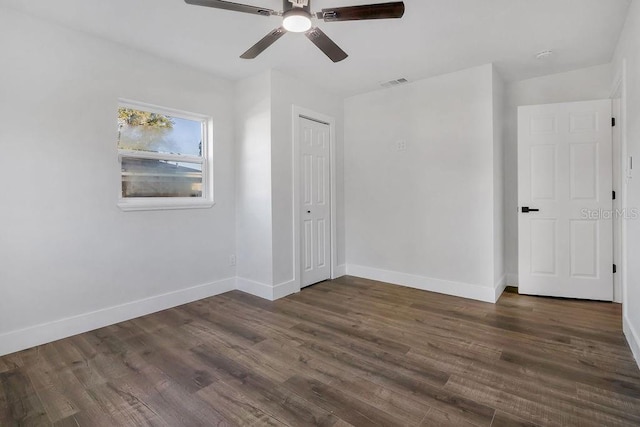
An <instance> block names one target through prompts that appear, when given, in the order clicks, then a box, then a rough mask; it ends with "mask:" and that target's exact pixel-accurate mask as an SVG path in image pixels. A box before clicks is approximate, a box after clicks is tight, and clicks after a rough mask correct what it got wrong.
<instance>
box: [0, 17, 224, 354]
mask: <svg viewBox="0 0 640 427" xmlns="http://www.w3.org/2000/svg"><path fill="white" fill-rule="evenodd" d="M0 52H2V66H1V67H0V117H1V119H0V120H1V122H2V124H1V125H0V145H1V148H2V155H0V179H1V180H2V186H1V190H0V199H1V200H2V208H1V209H0V224H1V228H2V231H1V236H0V294H1V296H0V354H3V353H8V352H11V351H14V350H17V349H19V348H25V347H29V346H31V345H34V344H39V343H42V342H46V341H50V340H53V339H56V338H60V337H62V336H66V335H70V334H73V333H78V332H81V331H83V330H87V329H92V328H94V327H98V326H102V325H105V324H110V323H114V322H117V321H120V320H124V319H125V318H130V317H134V316H138V315H141V314H144V313H147V312H151V311H155V310H158V309H162V308H165V307H168V306H173V305H177V304H180V303H183V302H187V301H190V300H194V299H199V298H203V297H205V296H208V295H212V294H215V293H218V292H220V291H223V290H227V289H231V288H233V287H234V286H235V283H234V280H233V277H234V276H235V270H234V268H233V267H231V266H230V265H229V255H230V254H232V253H233V252H234V250H235V225H234V224H235V222H234V221H235V220H234V216H235V213H234V210H235V208H234V205H235V201H234V185H233V150H232V139H233V126H232V122H233V108H229V106H230V105H232V103H233V93H232V85H231V84H230V83H229V82H227V81H224V80H220V79H218V78H214V77H212V76H210V75H208V74H205V73H202V72H199V71H195V70H193V69H190V68H187V67H184V66H181V65H176V64H174V63H171V62H166V61H163V60H160V59H157V58H155V57H152V56H149V55H146V54H144V53H141V52H137V51H133V50H130V49H128V48H126V47H123V46H120V45H116V44H112V43H108V42H105V41H101V40H98V39H95V38H93V37H90V36H86V35H83V34H81V33H78V32H75V31H71V30H67V29H63V28H61V27H58V26H55V25H52V24H49V23H47V22H44V21H40V20H37V19H34V18H30V17H27V16H25V15H22V14H19V13H16V12H13V11H11V10H8V9H4V8H2V9H1V11H0ZM119 97H123V98H128V99H134V100H139V101H143V102H148V103H153V104H157V105H162V106H167V107H171V108H176V109H182V110H186V111H192V112H197V113H204V114H208V115H211V116H213V118H214V138H215V140H214V156H215V160H214V169H215V179H214V184H215V201H216V204H215V206H214V207H213V208H211V209H198V210H178V211H155V212H150V211H147V212H123V211H121V210H120V209H118V207H117V206H116V202H117V197H118V193H119V185H120V177H119V173H120V171H119V163H118V160H117V151H116V113H117V100H118V98H119ZM200 285H206V286H203V287H202V286H200ZM199 286H200V287H199ZM140 300H143V301H140ZM114 307H116V308H114ZM73 316H80V317H75V318H73ZM65 319H66V320H65ZM36 325H41V327H36V328H34V329H26V330H25V328H31V327H35V326H36Z"/></svg>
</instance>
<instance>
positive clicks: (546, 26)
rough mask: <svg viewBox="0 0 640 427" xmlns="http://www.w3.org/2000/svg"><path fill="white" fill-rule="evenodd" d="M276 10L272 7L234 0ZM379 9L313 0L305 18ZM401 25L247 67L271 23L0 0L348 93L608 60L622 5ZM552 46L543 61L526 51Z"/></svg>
mask: <svg viewBox="0 0 640 427" xmlns="http://www.w3.org/2000/svg"><path fill="white" fill-rule="evenodd" d="M234 1H236V2H242V3H248V4H251V5H255V6H261V7H267V8H270V9H276V10H280V9H281V6H282V2H281V0H234ZM385 1H388V0H372V1H367V0H345V1H338V0H312V3H313V4H312V10H319V9H322V8H326V7H331V6H344V5H354V4H367V3H382V2H385ZM404 2H405V5H406V12H405V16H404V17H403V18H402V19H395V20H378V21H366V22H357V21H355V22H335V23H324V22H322V21H320V22H319V23H318V26H319V27H321V28H322V29H323V31H324V32H325V33H327V35H329V37H331V38H332V39H333V40H334V41H335V42H336V43H338V44H339V45H340V46H341V47H342V48H343V49H344V50H345V51H346V52H347V53H348V54H349V55H350V56H349V58H347V59H346V60H345V61H343V62H340V63H337V64H334V63H332V62H331V61H330V60H329V59H328V58H327V57H325V56H324V54H323V53H322V52H320V51H319V50H318V49H317V48H316V47H315V46H314V45H313V44H312V43H311V42H310V41H309V40H307V39H306V37H304V35H301V34H286V35H285V36H284V37H283V38H282V39H280V40H279V41H278V42H276V44H274V45H273V46H272V47H270V48H269V49H268V50H267V51H265V52H264V53H263V54H262V55H260V56H259V57H258V58H257V59H255V60H243V59H240V58H239V55H240V54H242V53H243V52H244V51H245V50H246V49H247V48H249V47H250V46H251V45H253V44H254V43H255V42H257V41H258V40H259V39H260V38H262V37H263V36H264V35H266V34H267V33H268V32H269V31H270V30H272V29H274V28H276V27H278V26H279V25H280V23H281V18H280V17H277V16H272V17H268V18H266V17H261V16H257V15H250V14H244V13H238V12H230V11H226V10H219V9H211V8H205V7H199V6H191V5H187V4H185V3H184V2H183V0H55V1H52V0H0V5H8V6H10V7H13V8H15V9H18V10H22V11H25V12H28V13H31V14H34V15H37V16H40V17H43V18H47V19H51V20H54V21H57V22H59V23H62V24H64V25H66V26H69V27H72V28H75V29H78V30H82V31H85V32H88V33H92V34H95V35H98V36H100V37H103V38H106V39H110V40H113V41H116V42H119V43H123V44H126V45H129V46H131V47H134V48H137V49H140V50H143V51H147V52H151V53H153V54H156V55H158V56H162V57H165V58H168V59H171V60H174V61H178V62H181V63H185V64H188V65H191V66H194V67H197V68H200V69H204V70H208V71H210V72H212V73H215V74H216V75H219V76H221V77H226V78H229V79H234V80H235V79H239V78H243V77H247V76H250V75H253V74H257V73H258V72H260V71H262V70H265V69H268V68H276V69H278V70H281V71H283V72H284V73H287V74H290V75H296V76H299V77H300V78H301V79H303V80H308V81H312V82H315V83H316V84H318V85H320V86H323V87H326V88H328V89H331V90H333V91H335V92H337V93H341V94H345V95H350V94H355V93H359V92H364V91H367V90H371V89H376V88H378V87H379V86H378V84H379V83H380V82H382V81H387V80H392V79H397V78H400V77H406V78H408V79H409V80H416V79H420V78H425V77H430V76H434V75H438V74H443V73H447V72H451V71H455V70H460V69H464V68H468V67H472V66H476V65H481V64H486V63H489V62H493V63H495V64H496V66H497V67H498V70H499V71H500V73H501V74H502V75H503V77H504V78H505V79H506V80H508V81H515V80H522V79H526V78H531V77H537V76H542V75H547V74H553V73H557V72H563V71H569V70H573V69H577V68H583V67H587V66H592V65H599V64H604V63H607V62H609V61H610V60H611V57H612V54H613V49H614V48H615V45H616V42H617V40H618V37H619V34H620V31H621V29H622V26H623V24H624V19H625V16H626V12H627V9H628V7H629V4H630V3H631V0H404ZM545 49H552V50H553V51H554V52H555V54H554V55H553V56H552V57H551V58H548V59H546V60H537V59H535V53H536V52H539V51H542V50H545Z"/></svg>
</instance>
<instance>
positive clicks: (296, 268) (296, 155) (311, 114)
mask: <svg viewBox="0 0 640 427" xmlns="http://www.w3.org/2000/svg"><path fill="white" fill-rule="evenodd" d="M300 117H303V118H306V119H309V120H313V121H316V122H320V123H326V124H327V125H329V137H330V139H331V141H330V143H329V161H330V163H331V165H330V172H329V181H330V184H329V190H330V191H331V197H330V203H331V206H330V211H331V214H330V215H331V216H330V222H331V225H330V226H331V244H330V245H329V249H330V250H331V254H330V259H331V266H330V268H331V278H332V279H335V278H336V276H335V274H336V266H337V251H336V216H337V215H336V149H335V147H336V120H335V118H333V117H331V116H327V115H325V114H322V113H318V112H316V111H313V110H309V109H307V108H303V107H299V106H297V105H294V106H293V129H292V132H293V139H292V140H293V272H294V280H295V283H296V286H297V288H298V289H297V290H298V292H299V291H300V289H301V283H302V278H301V276H302V275H301V270H302V264H301V263H302V260H301V256H300V250H301V246H302V245H301V241H300V239H301V236H300V146H299V145H298V142H299V135H300V122H299V118H300Z"/></svg>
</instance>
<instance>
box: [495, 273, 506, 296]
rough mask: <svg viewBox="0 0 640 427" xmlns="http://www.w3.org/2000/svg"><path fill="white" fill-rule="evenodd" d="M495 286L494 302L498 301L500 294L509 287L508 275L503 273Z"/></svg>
mask: <svg viewBox="0 0 640 427" xmlns="http://www.w3.org/2000/svg"><path fill="white" fill-rule="evenodd" d="M493 288H494V291H495V292H494V297H493V302H498V300H499V299H500V296H501V295H502V293H503V292H504V290H505V289H506V288H507V275H506V274H503V275H502V277H501V278H500V280H498V281H497V282H496V284H495V286H494V287H493Z"/></svg>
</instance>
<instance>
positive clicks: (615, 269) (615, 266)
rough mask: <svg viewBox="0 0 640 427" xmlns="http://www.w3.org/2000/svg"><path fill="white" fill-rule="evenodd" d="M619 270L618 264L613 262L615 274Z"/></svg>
mask: <svg viewBox="0 0 640 427" xmlns="http://www.w3.org/2000/svg"><path fill="white" fill-rule="evenodd" d="M617 272H618V266H617V265H615V264H613V274H616V273H617Z"/></svg>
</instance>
